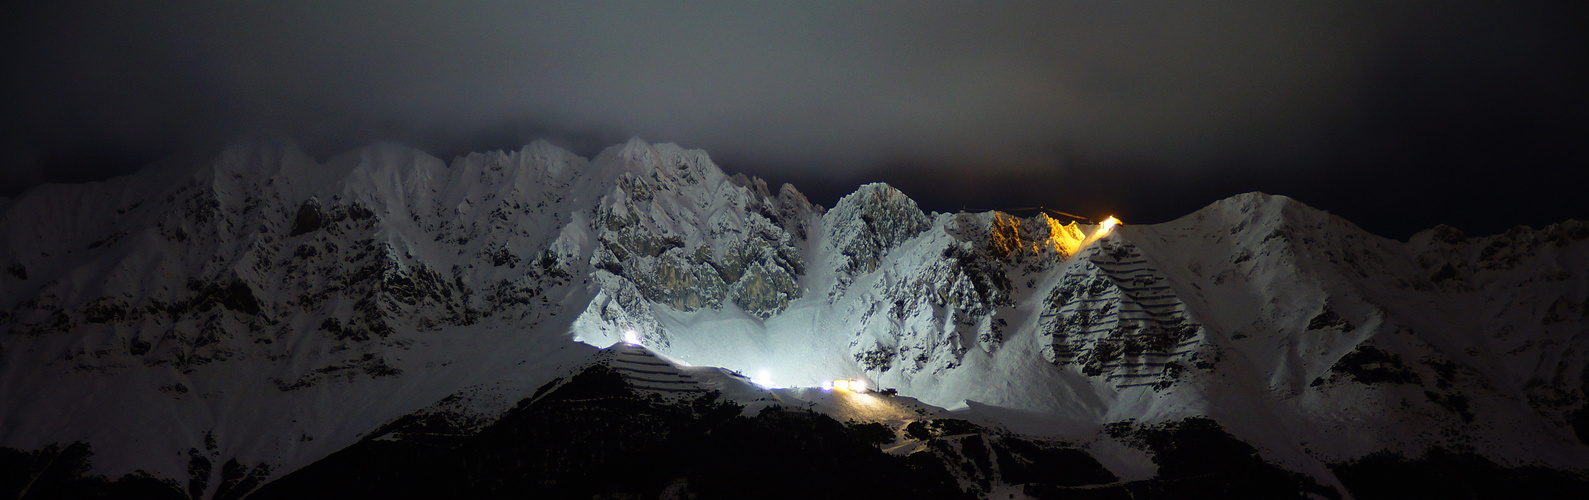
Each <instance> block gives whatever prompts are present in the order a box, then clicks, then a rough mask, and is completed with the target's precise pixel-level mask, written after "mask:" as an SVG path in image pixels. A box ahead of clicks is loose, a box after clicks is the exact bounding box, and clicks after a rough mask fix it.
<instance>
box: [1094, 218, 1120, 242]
mask: <svg viewBox="0 0 1589 500" xmlns="http://www.w3.org/2000/svg"><path fill="white" fill-rule="evenodd" d="M1118 225H1120V219H1116V218H1115V216H1113V215H1111V216H1109V218H1107V219H1104V220H1103V223H1102V224H1099V225H1098V233H1097V234H1095V235H1094V236H1097V237H1102V236H1103V235H1106V234H1109V231H1111V230H1113V229H1114V228H1115V226H1118Z"/></svg>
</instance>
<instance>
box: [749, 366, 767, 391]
mask: <svg viewBox="0 0 1589 500" xmlns="http://www.w3.org/2000/svg"><path fill="white" fill-rule="evenodd" d="M750 382H751V383H753V384H756V385H759V386H762V387H767V388H771V387H772V373H769V372H768V371H767V370H762V371H759V372H756V378H753V379H750Z"/></svg>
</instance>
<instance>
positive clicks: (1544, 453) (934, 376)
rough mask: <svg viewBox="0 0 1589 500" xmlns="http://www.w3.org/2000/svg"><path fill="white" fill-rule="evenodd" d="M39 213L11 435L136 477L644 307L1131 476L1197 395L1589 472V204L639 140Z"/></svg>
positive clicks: (406, 395) (64, 202)
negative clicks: (1063, 186) (946, 178)
mask: <svg viewBox="0 0 1589 500" xmlns="http://www.w3.org/2000/svg"><path fill="white" fill-rule="evenodd" d="M5 203H6V204H5V205H4V212H3V214H0V270H3V271H4V272H3V273H0V328H4V329H5V333H4V334H3V337H0V363H3V364H0V408H3V410H0V446H4V447H10V448H15V449H21V450H31V449H39V448H41V447H43V446H45V445H48V444H51V443H67V442H72V441H84V442H87V443H89V444H91V446H92V447H93V452H94V456H93V466H94V471H93V472H94V473H96V474H105V475H111V476H116V475H120V474H124V473H127V472H131V471H134V470H144V471H147V472H149V473H150V474H152V475H154V476H157V477H164V478H189V477H190V476H194V474H195V473H194V471H195V468H194V467H195V464H198V463H202V464H205V465H204V467H203V468H201V469H203V472H202V473H200V474H198V475H199V476H204V477H213V478H214V479H213V480H206V481H200V482H199V483H201V484H199V486H197V488H198V490H196V491H192V493H195V494H196V495H195V496H202V495H205V494H211V495H213V494H214V493H216V492H217V491H219V488H220V487H221V486H220V483H221V482H222V481H220V477H221V474H220V472H219V471H220V470H221V469H222V468H223V467H222V464H223V463H226V462H229V461H233V460H235V461H236V462H237V464H240V466H241V467H243V468H244V469H246V470H247V471H249V473H252V474H255V475H258V476H259V477H261V478H272V477H279V476H281V475H282V474H285V473H287V472H290V471H292V470H294V469H297V468H299V467H302V466H304V465H306V464H308V463H311V462H313V461H315V460H318V459H320V458H322V457H325V456H327V455H329V454H330V453H332V452H334V451H337V450H339V449H343V448H345V447H347V446H349V445H350V444H352V443H354V442H356V441H357V440H358V439H360V438H361V436H364V435H365V434H367V433H369V432H371V431H373V430H374V429H376V428H377V427H379V426H381V425H383V424H385V423H387V422H390V421H392V420H393V419H396V418H398V417H401V416H403V415H408V414H411V413H413V412H415V411H417V410H421V409H424V408H435V407H437V406H436V405H444V406H448V407H449V408H454V409H456V410H457V411H462V412H464V413H465V414H468V415H473V416H474V418H478V419H480V421H481V422H489V421H490V420H491V419H492V418H495V416H496V415H499V414H501V413H502V412H503V411H505V410H506V409H507V408H510V407H512V406H513V405H514V404H515V403H517V402H518V401H519V400H521V399H524V398H525V397H528V396H529V395H530V394H532V392H533V391H534V390H535V388H537V387H540V386H542V385H543V384H545V383H546V382H547V381H548V380H552V379H553V378H554V377H557V376H560V374H564V373H566V372H567V371H568V370H570V369H572V368H573V367H577V366H584V365H585V364H587V363H588V362H589V361H590V359H591V356H610V355H611V354H603V353H610V352H617V351H622V349H616V350H615V351H601V352H597V351H595V350H594V349H593V348H592V347H591V346H595V347H607V346H610V345H613V344H615V343H617V342H618V341H619V340H620V339H621V338H622V336H623V333H624V332H625V331H630V330H632V331H634V332H635V333H636V334H637V336H638V337H639V338H640V340H641V341H642V343H643V344H644V345H645V346H646V347H647V348H649V351H645V352H647V353H653V352H654V353H655V354H656V355H657V356H661V357H658V358H654V359H667V360H672V361H670V362H669V364H670V366H674V368H668V370H683V371H681V372H679V374H674V373H672V372H670V373H667V374H653V375H658V377H656V378H654V380H655V381H659V382H655V383H657V384H663V385H662V386H658V387H664V386H666V385H667V384H681V385H684V386H689V387H696V388H700V387H706V388H708V389H712V390H719V391H723V392H725V393H728V394H729V395H730V396H731V397H732V398H734V399H735V400H737V401H740V402H741V403H742V404H746V405H747V406H748V407H750V408H752V409H754V408H757V407H759V406H758V405H766V404H773V403H770V401H777V404H779V405H781V406H799V407H807V408H813V409H818V410H820V411H824V412H826V413H828V414H831V415H835V416H838V417H844V418H849V419H856V420H882V421H888V422H892V423H895V424H901V425H902V424H903V423H906V422H907V421H909V420H911V418H910V417H909V415H907V414H903V413H897V412H896V413H887V412H885V413H886V414H873V413H867V411H874V412H875V411H882V410H877V409H875V408H874V409H872V410H865V409H864V408H859V407H854V406H853V405H850V406H845V405H844V404H837V406H835V405H834V404H830V403H824V401H830V402H831V399H825V398H828V396H825V395H823V394H822V393H820V391H816V392H812V390H810V389H803V388H808V387H814V386H816V385H818V384H819V383H820V382H821V381H823V380H828V379H834V378H862V379H865V380H868V381H869V382H870V383H871V385H873V386H879V387H889V388H895V389H897V390H898V391H899V393H900V395H902V396H908V397H909V398H913V399H910V401H916V400H919V401H920V402H921V403H923V405H922V406H920V407H913V408H916V409H913V410H911V411H918V410H919V411H920V412H926V413H921V414H920V415H926V414H927V413H931V414H932V415H938V414H940V413H933V412H941V411H943V410H939V409H937V408H932V406H936V407H941V408H951V409H955V410H956V411H959V412H969V413H967V414H975V415H979V417H978V418H979V419H981V420H982V421H988V422H997V421H1000V420H1001V419H1002V420H1007V421H1008V422H1006V423H1007V425H1009V426H1011V428H1021V429H1023V430H1022V432H1026V433H1032V434H1046V435H1049V436H1054V437H1059V438H1063V439H1067V440H1071V441H1075V442H1089V441H1090V442H1093V443H1094V445H1093V446H1094V447H1095V448H1094V450H1095V451H1097V450H1105V451H1104V452H1101V453H1103V454H1102V455H1100V460H1102V461H1104V463H1105V464H1106V465H1108V466H1110V467H1111V468H1112V469H1114V470H1115V473H1116V474H1119V475H1121V476H1122V477H1128V478H1130V477H1145V476H1147V475H1151V474H1152V471H1151V467H1146V468H1144V467H1145V466H1144V465H1142V464H1143V463H1144V462H1143V459H1142V458H1141V454H1140V452H1136V451H1131V450H1126V449H1125V448H1124V447H1122V446H1121V445H1119V444H1117V443H1115V444H1111V443H1109V442H1107V441H1109V439H1108V438H1107V436H1105V435H1104V434H1103V433H1102V431H1101V430H1102V429H1103V428H1104V426H1105V425H1106V424H1110V423H1115V422H1121V421H1127V420H1134V421H1135V422H1137V423H1140V424H1155V423H1163V422H1173V421H1179V420H1182V419H1185V418H1188V417H1195V416H1209V417H1211V418H1213V419H1214V420H1216V421H1217V422H1219V423H1220V424H1221V425H1222V426H1224V428H1225V429H1227V430H1229V432H1230V433H1231V434H1233V435H1235V436H1236V437H1237V438H1240V439H1242V440H1244V441H1247V442H1249V443H1253V445H1254V446H1256V447H1257V448H1258V449H1259V451H1260V453H1261V454H1263V456H1264V457H1265V458H1266V459H1268V460H1271V461H1273V462H1275V463H1278V464H1281V465H1283V466H1285V467H1287V468H1290V469H1292V470H1296V471H1300V472H1304V473H1307V474H1309V475H1312V476H1314V477H1319V478H1323V479H1322V481H1323V482H1324V483H1332V482H1333V481H1334V480H1333V479H1330V472H1329V469H1328V468H1327V467H1326V464H1330V463H1337V462H1341V461H1345V460H1351V459H1355V458H1358V457H1362V456H1364V455H1367V454H1369V453H1372V452H1376V451H1380V450H1390V451H1395V452H1398V453H1403V454H1406V455H1409V456H1412V455H1417V454H1418V453H1420V452H1421V450H1423V449H1425V448H1427V447H1429V446H1431V445H1440V446H1444V447H1448V448H1452V449H1460V450H1471V451H1474V452H1476V453H1480V454H1482V455H1485V456H1488V457H1491V458H1492V459H1494V460H1497V461H1500V462H1502V463H1507V464H1521V463H1535V462H1537V463H1543V464H1547V465H1550V466H1554V467H1569V468H1572V467H1576V468H1583V467H1589V448H1586V447H1585V446H1584V445H1583V441H1584V440H1585V439H1589V411H1586V409H1589V393H1586V391H1589V380H1586V379H1589V372H1586V370H1585V363H1586V359H1589V358H1586V356H1585V353H1589V344H1586V343H1589V278H1586V275H1589V225H1586V224H1585V223H1582V222H1577V221H1568V222H1565V223H1562V224H1558V225H1554V226H1550V227H1546V228H1543V229H1529V228H1518V229H1515V230H1513V231H1509V232H1508V233H1506V234H1503V235H1496V236H1490V237H1483V238H1468V237H1464V236H1462V235H1460V233H1456V232H1455V231H1454V230H1452V229H1450V228H1437V229H1434V230H1431V231H1428V232H1425V233H1421V234H1419V235H1417V236H1415V237H1414V238H1412V240H1411V241H1410V242H1398V241H1392V240H1387V239H1384V238H1380V237H1377V236H1374V235H1371V234H1368V233H1366V232H1364V231H1362V230H1361V229H1359V228H1357V227H1356V226H1354V225H1352V224H1351V223H1349V222H1347V221H1344V220H1341V219H1339V218H1337V217H1334V216H1332V215H1330V214H1328V213H1325V212H1321V211H1318V210H1315V209H1312V208H1310V207H1307V206H1306V205H1303V204H1301V203H1299V202H1297V201H1295V200H1291V199H1289V198H1285V197H1281V196H1269V195H1264V194H1258V193H1253V194H1246V195H1241V196H1237V197H1233V198H1230V199H1227V200H1222V201H1219V202H1216V203H1214V204H1212V205H1210V206H1208V207H1206V208H1204V209H1202V210H1199V211H1198V212H1196V213H1193V214H1191V215H1188V216H1186V217H1184V218H1181V219H1178V220H1175V221H1171V222H1166V223H1162V224H1154V225H1140V226H1139V225H1134V224H1128V225H1124V226H1120V227H1118V228H1115V229H1114V230H1113V231H1110V232H1108V233H1107V234H1104V233H1102V232H1101V231H1100V230H1099V228H1098V227H1097V226H1091V225H1079V224H1062V223H1060V222H1059V221H1056V220H1053V219H1051V218H1049V217H1047V216H1045V215H1038V216H1036V217H1029V218H1020V217H1015V216H1011V215H1009V214H1004V213H999V212H988V213H960V214H939V213H924V212H922V211H921V210H920V209H919V208H917V206H916V205H915V203H914V202H913V201H911V200H910V199H909V197H907V196H906V195H905V194H904V193H901V192H899V191H897V190H895V189H893V188H891V187H889V186H886V185H882V184H873V185H867V186H862V187H861V188H860V189H859V190H857V191H856V192H855V193H853V194H851V195H849V196H846V197H845V198H844V199H842V200H840V201H839V203H838V204H837V205H836V206H835V207H833V208H832V209H830V210H826V209H824V208H822V207H819V206H816V205H813V204H811V203H810V202H809V201H807V200H806V199H805V198H804V196H802V195H801V194H800V193H799V192H798V191H797V190H795V189H794V188H793V187H791V186H787V185H786V186H783V187H782V188H781V189H779V190H776V191H774V190H772V189H770V188H769V187H768V186H767V185H766V184H765V183H764V182H762V181H760V180H758V179H752V178H746V177H743V176H729V175H727V174H725V173H723V172H722V171H721V170H720V169H718V168H717V167H716V166H715V165H714V164H712V162H711V160H710V159H709V158H708V157H707V156H706V154H705V153H704V152H701V151H691V150H684V149H682V148H679V147H677V146H674V145H671V144H660V145H652V144H647V143H645V142H644V141H640V140H632V141H630V142H629V143H627V144H624V145H619V146H614V147H612V148H609V149H608V150H606V151H604V152H602V153H601V154H599V155H597V156H596V157H595V158H593V159H588V160H587V159H585V158H581V157H578V156H575V155H573V154H571V153H568V152H566V151H563V150H560V149H558V148H556V147H553V146H551V145H549V144H546V143H544V142H537V143H535V144H531V145H529V146H526V147H525V148H523V149H521V150H519V151H515V152H493V153H486V154H472V155H469V156H466V157H461V158H458V159H455V160H454V161H453V162H451V163H450V164H449V163H447V162H443V161H442V160H439V159H436V158H434V157H431V156H429V155H426V154H424V153H422V152H419V151H416V150H413V149H410V148H406V147H402V146H398V145H392V144H381V145H375V146H370V147H366V148H362V149H359V150H355V151H352V152H349V153H346V154H343V155H340V156H337V157H333V158H331V159H329V160H327V161H325V162H324V163H321V162H318V161H316V160H315V159H313V158H310V157H308V156H306V155H304V154H302V153H301V152H299V151H297V150H296V149H295V148H293V147H291V146H289V145H279V144H239V145H237V146H235V147H233V148H230V149H228V150H227V151H226V152H225V153H224V154H223V155H222V156H221V157H219V158H217V159H216V160H215V161H213V162H211V163H209V164H203V165H177V164H172V165H164V166H161V167H160V168H155V169H151V170H148V171H145V172H142V173H140V174H136V175H134V176H130V177H124V178H119V179H113V180H110V181H106V182H101V183H93V184H85V185H73V186H62V185H50V186H42V187H39V188H35V189H33V190H30V191H28V192H27V193H24V194H22V195H21V196H18V197H16V198H13V199H10V200H7V201H6V202H5ZM1128 222H1129V221H1128ZM648 356H649V354H648ZM641 361H645V360H641ZM678 363H688V364H689V365H694V367H685V368H677V366H682V365H679V364H678ZM703 366H705V367H721V368H723V369H726V370H730V371H733V372H738V373H740V374H744V375H745V376H748V377H754V378H758V379H767V380H760V381H761V382H762V383H763V384H765V385H770V386H774V387H783V388H788V389H786V390H782V389H781V390H779V391H773V392H770V393H769V392H767V391H765V390H762V389H758V388H755V387H754V386H752V385H749V384H746V383H744V382H743V381H739V380H740V379H739V378H738V377H734V376H730V375H727V373H728V372H723V371H720V370H715V369H709V368H696V367H703ZM664 371H666V370H664ZM697 373H698V374H697ZM686 382H687V383H686ZM701 384H704V385H701ZM691 390H695V389H691ZM662 392H667V391H662ZM736 394H737V395H736ZM769 394H770V395H771V396H769ZM779 394H782V395H781V396H780V395H779ZM768 398H771V399H768ZM779 398H784V399H779ZM901 400H904V398H901ZM757 401H760V402H759V403H758V402H757ZM840 403H842V400H841V401H840ZM912 404H915V403H912ZM928 405H931V406H928ZM888 411H893V410H888ZM920 415H918V416H920ZM1107 450H1114V451H1107ZM1111 453H1115V454H1117V455H1118V456H1117V457H1111V456H1109V455H1110V454H1111ZM210 470H214V471H216V472H214V473H213V474H212V473H210V472H209V471H210ZM185 484H189V486H190V487H192V484H193V483H185Z"/></svg>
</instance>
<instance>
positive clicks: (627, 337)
mask: <svg viewBox="0 0 1589 500" xmlns="http://www.w3.org/2000/svg"><path fill="white" fill-rule="evenodd" d="M623 342H624V343H625V344H629V345H640V334H638V333H635V331H634V329H633V328H630V329H628V330H624V331H623Z"/></svg>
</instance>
